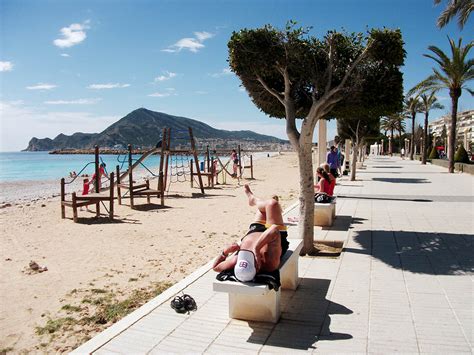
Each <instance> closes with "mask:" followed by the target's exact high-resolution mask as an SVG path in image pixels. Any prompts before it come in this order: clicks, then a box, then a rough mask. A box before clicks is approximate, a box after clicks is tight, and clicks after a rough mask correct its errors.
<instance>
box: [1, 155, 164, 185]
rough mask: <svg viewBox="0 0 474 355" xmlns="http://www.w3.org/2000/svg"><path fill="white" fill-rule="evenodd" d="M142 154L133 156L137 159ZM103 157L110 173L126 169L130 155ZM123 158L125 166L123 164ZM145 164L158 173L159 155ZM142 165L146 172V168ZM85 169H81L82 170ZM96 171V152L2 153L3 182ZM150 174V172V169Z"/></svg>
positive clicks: (66, 176) (101, 157)
mask: <svg viewBox="0 0 474 355" xmlns="http://www.w3.org/2000/svg"><path fill="white" fill-rule="evenodd" d="M139 157H140V155H136V156H133V158H134V159H138V158H139ZM100 161H101V162H104V163H105V164H106V170H107V172H108V173H110V172H112V171H115V166H116V165H119V166H121V170H125V169H127V166H128V157H127V155H120V156H119V155H105V154H104V155H101V156H100ZM122 162H124V163H123V167H122ZM143 164H144V165H145V166H146V167H147V168H148V169H150V170H151V171H152V172H153V173H154V174H157V173H158V167H159V164H160V157H159V156H156V155H153V156H150V157H148V158H147V159H146V160H145V161H144V162H143ZM141 169H143V171H144V172H146V170H145V168H143V167H142V168H141ZM81 170H82V172H81ZM73 171H75V172H76V173H77V174H79V173H80V174H89V175H92V174H93V173H94V155H93V154H91V155H88V154H68V155H61V154H48V152H13V153H0V182H14V181H22V180H59V179H61V178H62V177H65V178H68V177H69V173H70V172H73ZM148 174H149V173H148Z"/></svg>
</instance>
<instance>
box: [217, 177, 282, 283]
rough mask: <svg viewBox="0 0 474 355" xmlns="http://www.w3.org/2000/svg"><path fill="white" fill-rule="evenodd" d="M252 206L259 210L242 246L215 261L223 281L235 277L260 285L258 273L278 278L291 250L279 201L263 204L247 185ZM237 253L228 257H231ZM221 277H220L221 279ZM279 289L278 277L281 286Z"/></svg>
mask: <svg viewBox="0 0 474 355" xmlns="http://www.w3.org/2000/svg"><path fill="white" fill-rule="evenodd" d="M244 191H245V194H246V195H247V197H248V202H249V205H250V206H252V207H256V208H257V212H256V215H255V222H253V223H252V224H250V227H249V231H248V232H247V234H246V235H245V236H244V237H243V238H242V240H241V242H240V245H239V244H237V243H234V244H232V245H230V246H228V247H227V248H225V249H224V250H223V251H222V253H221V254H220V255H219V256H218V257H217V258H216V260H215V261H214V265H213V269H214V271H216V272H220V274H219V275H218V279H219V280H221V281H223V280H226V279H231V277H230V276H235V278H236V279H237V280H238V281H242V282H248V281H252V280H253V281H257V280H256V279H255V275H256V274H257V273H265V274H271V273H273V272H276V273H277V274H278V267H279V265H280V258H281V256H282V255H284V254H285V252H286V251H287V249H288V240H287V237H288V233H287V231H286V226H285V225H284V224H283V216H282V211H281V206H280V204H279V202H278V197H277V196H274V197H272V198H271V199H270V200H263V199H260V198H258V197H256V196H255V195H254V194H253V192H252V191H251V190H250V187H249V186H248V185H245V186H244ZM234 252H237V253H236V254H234V255H232V256H231V257H228V256H229V254H231V253H234ZM221 275H222V277H219V276H221ZM277 286H278V287H279V277H278V285H277Z"/></svg>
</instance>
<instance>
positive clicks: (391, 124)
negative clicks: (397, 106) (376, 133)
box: [380, 113, 405, 154]
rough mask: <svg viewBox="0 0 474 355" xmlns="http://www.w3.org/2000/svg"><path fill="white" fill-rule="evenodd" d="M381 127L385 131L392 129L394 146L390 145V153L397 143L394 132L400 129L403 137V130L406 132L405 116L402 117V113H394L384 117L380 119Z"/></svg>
mask: <svg viewBox="0 0 474 355" xmlns="http://www.w3.org/2000/svg"><path fill="white" fill-rule="evenodd" d="M380 128H382V129H383V130H385V131H390V140H391V142H392V146H391V147H390V148H391V150H390V151H389V153H390V154H392V153H393V146H394V145H395V140H394V139H393V138H394V135H393V132H395V131H398V132H399V136H400V137H401V135H402V132H405V121H404V117H401V114H400V113H393V114H391V115H388V116H386V117H382V119H381V121H380Z"/></svg>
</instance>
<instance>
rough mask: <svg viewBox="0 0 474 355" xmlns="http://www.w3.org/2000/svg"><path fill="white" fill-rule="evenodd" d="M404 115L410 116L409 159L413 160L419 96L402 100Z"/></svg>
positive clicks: (419, 109) (419, 105) (419, 106)
mask: <svg viewBox="0 0 474 355" xmlns="http://www.w3.org/2000/svg"><path fill="white" fill-rule="evenodd" d="M404 106H405V114H406V117H408V118H411V141H410V160H413V154H414V152H415V137H414V135H415V122H416V114H417V113H418V112H421V103H420V99H419V97H418V96H417V95H416V96H410V97H407V98H405V102H404Z"/></svg>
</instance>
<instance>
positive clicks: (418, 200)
mask: <svg viewBox="0 0 474 355" xmlns="http://www.w3.org/2000/svg"><path fill="white" fill-rule="evenodd" d="M337 197H338V198H349V199H351V198H353V199H357V200H382V201H410V202H433V200H429V199H424V198H394V197H388V196H384V197H374V196H360V195H352V196H347V195H346V196H345V195H337Z"/></svg>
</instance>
